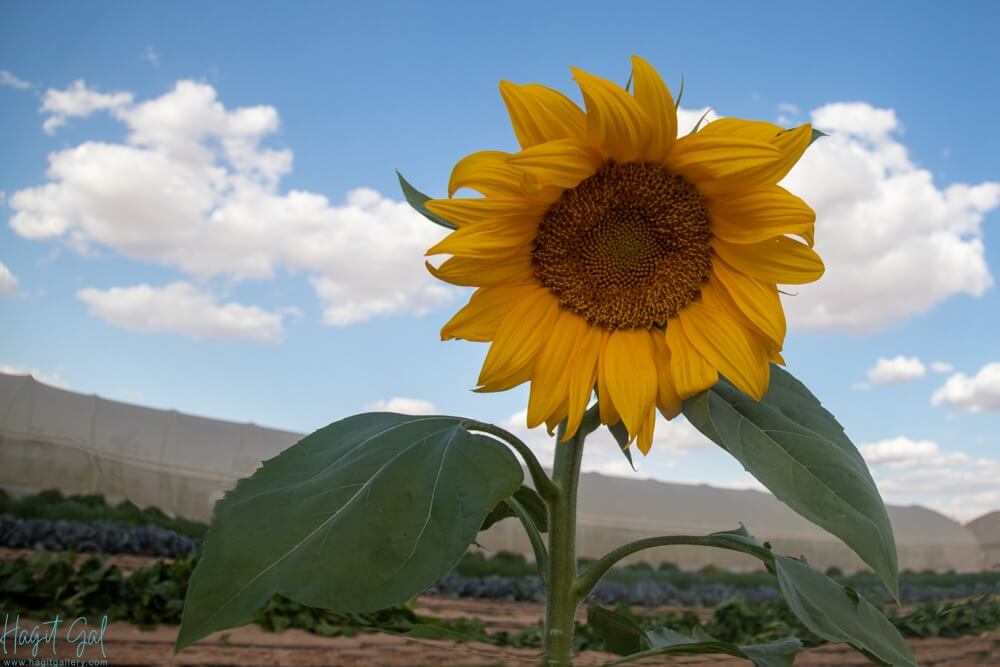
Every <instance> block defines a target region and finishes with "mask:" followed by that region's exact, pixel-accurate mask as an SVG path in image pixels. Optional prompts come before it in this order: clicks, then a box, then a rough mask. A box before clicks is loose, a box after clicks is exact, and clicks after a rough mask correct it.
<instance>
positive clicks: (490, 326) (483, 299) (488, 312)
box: [441, 284, 546, 343]
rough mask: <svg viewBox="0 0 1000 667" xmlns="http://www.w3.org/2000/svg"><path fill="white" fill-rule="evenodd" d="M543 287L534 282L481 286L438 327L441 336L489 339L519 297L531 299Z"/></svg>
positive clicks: (479, 339)
mask: <svg viewBox="0 0 1000 667" xmlns="http://www.w3.org/2000/svg"><path fill="white" fill-rule="evenodd" d="M545 289H546V288H544V287H542V286H541V285H538V284H521V285H498V286H496V287H481V288H479V289H477V290H476V291H475V292H473V293H472V298H471V299H469V303H468V304H466V306H465V307H464V308H462V309H461V310H459V311H458V312H457V313H455V315H454V316H453V317H452V318H451V319H450V320H448V323H447V324H445V325H444V326H443V327H442V328H441V340H451V339H453V338H461V339H462V340H472V341H476V342H479V343H486V342H489V341H491V340H493V337H494V336H495V335H496V332H497V329H499V328H500V324H501V323H503V320H504V318H505V317H507V314H508V313H509V312H510V310H511V309H512V308H513V307H514V306H516V305H517V304H518V303H520V302H521V301H522V300H532V299H534V298H536V295H537V294H538V293H540V292H542V291H543V290H545Z"/></svg>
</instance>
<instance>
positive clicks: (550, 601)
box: [542, 406, 596, 667]
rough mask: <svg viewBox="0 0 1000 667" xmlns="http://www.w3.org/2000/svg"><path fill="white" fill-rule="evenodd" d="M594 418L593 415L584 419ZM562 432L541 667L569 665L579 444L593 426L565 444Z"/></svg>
mask: <svg viewBox="0 0 1000 667" xmlns="http://www.w3.org/2000/svg"><path fill="white" fill-rule="evenodd" d="M595 407H596V406H595ZM589 412H590V411H588V413H589ZM594 415H596V412H594V413H593V414H589V415H588V416H591V417H593V416H594ZM585 421H588V422H589V421H593V419H590V420H585ZM587 427H589V428H587ZM565 428H566V423H565V422H563V423H562V424H561V425H560V426H559V429H558V431H557V433H556V453H555V458H554V460H553V463H552V482H553V485H554V487H555V493H554V495H553V497H552V499H551V500H549V573H548V596H547V598H546V604H545V641H544V649H545V652H544V655H543V658H542V665H543V667H568V666H569V665H572V661H573V629H574V621H575V618H576V607H577V605H578V604H579V599H578V598H577V595H576V589H577V578H576V493H577V486H578V484H579V481H580V464H581V461H582V459H583V442H584V440H585V439H586V437H587V434H588V433H590V431H592V430H593V425H591V424H589V423H588V424H586V425H581V428H580V429H579V430H578V431H577V433H576V435H574V436H573V437H572V438H570V439H569V441H567V442H561V440H562V439H563V434H564V433H565Z"/></svg>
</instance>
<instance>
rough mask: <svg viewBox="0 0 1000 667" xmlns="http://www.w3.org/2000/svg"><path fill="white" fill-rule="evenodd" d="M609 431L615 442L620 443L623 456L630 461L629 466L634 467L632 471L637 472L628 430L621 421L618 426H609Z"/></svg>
mask: <svg viewBox="0 0 1000 667" xmlns="http://www.w3.org/2000/svg"><path fill="white" fill-rule="evenodd" d="M608 430H609V431H611V435H612V436H614V439H615V442H617V443H618V447H619V448H620V449H621V450H622V454H624V455H625V458H626V459H628V464H629V465H630V466H632V470H635V463H633V462H632V448H631V447H629V435H628V429H627V428H625V424H624V423H623V422H621V421H619V422H618V423H617V424H615V425H613V426H609V427H608Z"/></svg>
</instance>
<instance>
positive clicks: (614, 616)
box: [587, 605, 652, 655]
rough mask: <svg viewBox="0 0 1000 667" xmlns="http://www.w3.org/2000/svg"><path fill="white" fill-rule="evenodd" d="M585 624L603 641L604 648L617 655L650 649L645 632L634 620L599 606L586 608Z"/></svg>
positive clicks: (650, 645)
mask: <svg viewBox="0 0 1000 667" xmlns="http://www.w3.org/2000/svg"><path fill="white" fill-rule="evenodd" d="M587 623H588V624H590V625H591V626H592V627H593V628H594V632H596V633H597V634H598V636H600V638H601V639H603V640H604V647H605V648H606V649H607V650H608V651H610V652H612V653H617V654H618V655H631V654H633V653H639V652H640V651H646V650H649V649H650V648H651V647H652V644H650V641H649V639H648V638H647V637H646V632H645V631H644V630H643V629H642V628H641V627H640V626H639V624H638V623H636V622H635V621H634V620H632V619H631V618H629V617H628V616H625V615H624V614H619V613H618V612H616V611H612V610H610V609H607V608H605V607H602V606H600V605H591V606H590V607H587Z"/></svg>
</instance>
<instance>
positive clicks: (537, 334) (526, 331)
mask: <svg viewBox="0 0 1000 667" xmlns="http://www.w3.org/2000/svg"><path fill="white" fill-rule="evenodd" d="M558 315H559V301H557V300H556V298H555V297H554V296H553V295H552V294H551V293H550V292H549V290H547V289H542V290H538V291H537V292H534V293H533V296H531V297H529V298H523V299H521V300H520V301H519V302H518V303H517V304H516V305H515V306H514V307H513V308H512V309H511V310H510V312H509V313H507V317H505V318H504V320H503V323H502V324H501V325H500V327H499V328H498V329H497V332H496V335H495V336H494V337H493V344H492V345H491V346H490V351H489V352H488V353H487V354H486V360H485V361H484V362H483V369H482V371H481V372H480V373H479V384H480V385H483V386H484V387H490V389H489V390H490V391H498V390H495V389H493V388H492V387H491V385H497V384H499V383H501V379H506V378H510V377H511V376H512V375H517V374H518V373H519V372H520V371H522V370H523V369H525V368H528V369H530V368H531V367H532V366H533V365H534V362H535V355H536V354H538V351H539V350H540V349H541V347H542V344H543V343H544V342H545V341H546V339H548V337H549V335H550V334H551V332H552V325H553V324H555V321H556V317H557V316H558Z"/></svg>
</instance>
